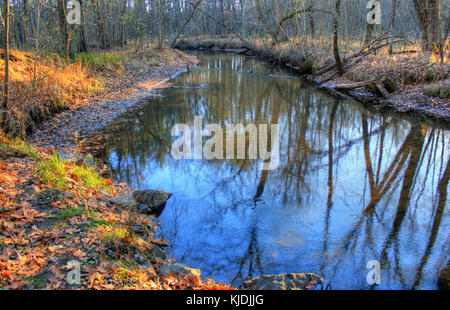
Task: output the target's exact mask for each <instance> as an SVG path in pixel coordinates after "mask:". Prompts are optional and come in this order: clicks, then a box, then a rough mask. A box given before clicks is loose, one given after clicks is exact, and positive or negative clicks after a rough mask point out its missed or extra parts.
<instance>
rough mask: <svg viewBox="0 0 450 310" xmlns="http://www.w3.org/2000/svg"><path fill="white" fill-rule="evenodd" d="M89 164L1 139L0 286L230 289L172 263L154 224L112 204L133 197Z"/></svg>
mask: <svg viewBox="0 0 450 310" xmlns="http://www.w3.org/2000/svg"><path fill="white" fill-rule="evenodd" d="M92 161H93V160H92V158H91V159H85V160H84V161H83V162H76V161H75V159H74V160H61V159H60V158H59V157H58V156H57V155H55V154H54V153H52V152H51V151H50V150H48V149H44V148H40V147H35V146H32V145H30V144H28V143H26V142H24V141H22V140H19V139H14V140H11V139H8V138H7V137H5V136H4V135H0V172H1V173H0V200H1V201H2V203H1V206H0V227H1V232H2V233H1V235H0V287H1V288H4V289H147V290H148V289H150V290H152V289H159V290H160V289H164V290H167V289H203V290H204V289H228V287H227V286H224V285H222V284H216V283H214V281H213V280H208V281H206V282H205V281H203V280H202V279H201V278H200V271H199V270H194V269H190V268H188V267H186V266H182V265H179V264H174V263H173V262H172V260H171V259H170V258H169V257H167V255H166V254H165V253H164V251H163V247H164V246H166V245H167V244H166V242H165V241H163V240H159V239H156V238H155V237H154V232H155V230H156V228H157V225H158V224H157V222H156V221H155V219H154V217H153V216H151V215H147V214H145V213H137V211H136V210H134V209H131V208H127V207H126V206H124V205H122V204H119V203H116V202H115V201H114V197H117V196H120V195H125V194H127V193H129V192H130V188H128V186H127V185H126V184H113V182H111V181H110V180H109V179H105V178H103V177H102V176H100V174H101V170H102V169H101V167H96V166H95V165H93V164H92Z"/></svg>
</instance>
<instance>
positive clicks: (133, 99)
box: [26, 52, 198, 153]
mask: <svg viewBox="0 0 450 310" xmlns="http://www.w3.org/2000/svg"><path fill="white" fill-rule="evenodd" d="M175 54H177V55H179V56H180V57H179V58H178V59H177V60H176V63H175V64H170V63H168V64H162V65H161V66H156V67H155V66H153V67H151V66H150V67H148V68H147V72H145V73H144V74H143V75H141V76H138V77H137V79H136V80H133V81H132V82H131V83H127V84H125V85H119V87H117V86H116V85H117V84H119V83H121V82H124V81H127V78H126V76H127V75H128V72H124V73H123V74H122V76H115V77H113V78H110V80H109V81H108V82H107V83H108V85H107V86H106V87H105V89H104V90H103V91H102V92H101V93H100V94H95V95H93V96H92V97H91V98H89V102H88V103H86V104H81V105H78V106H75V107H74V108H69V109H66V110H64V111H62V112H60V113H57V114H55V115H53V116H52V117H51V118H49V119H48V120H46V121H44V122H43V123H41V124H39V125H38V126H37V127H36V130H34V132H33V133H31V134H30V135H28V136H27V137H26V140H27V141H28V142H30V143H32V144H33V145H36V146H40V147H50V148H54V149H55V150H64V151H65V152H67V153H70V152H72V151H74V146H76V144H77V143H78V141H76V140H78V139H81V140H82V139H83V138H86V137H87V136H90V135H91V134H92V133H93V132H95V131H97V130H99V129H101V128H104V127H106V126H107V125H108V124H110V123H111V122H113V121H114V120H115V119H116V118H117V117H119V116H120V115H122V114H124V113H126V112H129V111H131V110H132V109H134V108H137V107H138V106H139V104H140V103H141V102H142V100H143V99H145V98H146V97H149V96H152V95H155V91H156V90H158V89H163V88H165V87H167V86H170V85H169V84H168V83H167V82H168V81H169V80H171V79H173V78H174V77H176V76H178V75H180V74H182V73H184V72H186V71H187V70H188V66H191V65H197V63H198V59H197V57H195V56H190V55H186V54H184V53H183V54H184V55H183V54H181V55H180V54H178V52H176V53H175ZM142 65H144V66H146V65H148V64H145V63H143V64H142ZM111 98H114V99H113V100H111ZM75 133H76V135H75Z"/></svg>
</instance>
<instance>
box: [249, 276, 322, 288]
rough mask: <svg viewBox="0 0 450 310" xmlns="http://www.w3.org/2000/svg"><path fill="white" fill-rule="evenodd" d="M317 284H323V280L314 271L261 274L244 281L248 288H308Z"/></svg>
mask: <svg viewBox="0 0 450 310" xmlns="http://www.w3.org/2000/svg"><path fill="white" fill-rule="evenodd" d="M317 284H323V280H322V278H321V277H319V276H318V275H316V274H314V273H286V274H280V275H273V276H260V277H257V278H254V279H252V280H250V281H246V282H244V287H245V288H246V289H247V290H308V289H310V288H312V287H313V286H314V285H317Z"/></svg>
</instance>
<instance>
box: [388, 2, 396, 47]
mask: <svg viewBox="0 0 450 310" xmlns="http://www.w3.org/2000/svg"><path fill="white" fill-rule="evenodd" d="M396 14H397V0H393V3H392V19H391V35H393V34H394V29H395V15H396ZM393 49H394V46H393V44H392V39H389V54H392V52H393Z"/></svg>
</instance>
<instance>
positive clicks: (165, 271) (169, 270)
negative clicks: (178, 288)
mask: <svg viewBox="0 0 450 310" xmlns="http://www.w3.org/2000/svg"><path fill="white" fill-rule="evenodd" d="M159 273H160V274H161V275H163V276H168V275H171V274H177V275H178V274H180V273H181V274H183V275H187V276H189V275H194V276H197V277H200V274H201V271H200V270H198V269H192V268H189V267H188V266H185V265H183V264H179V263H173V264H170V263H165V264H164V265H162V266H161V267H160V268H159Z"/></svg>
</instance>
